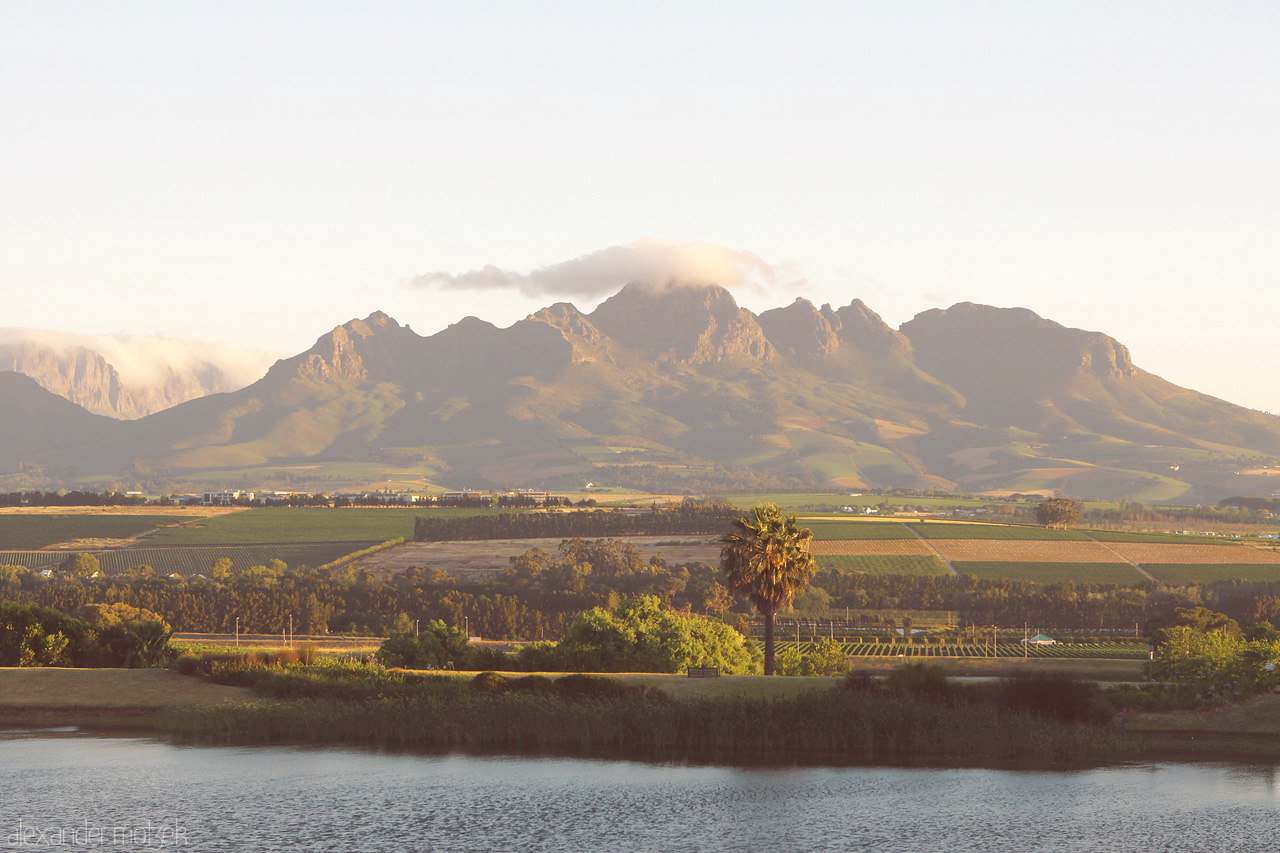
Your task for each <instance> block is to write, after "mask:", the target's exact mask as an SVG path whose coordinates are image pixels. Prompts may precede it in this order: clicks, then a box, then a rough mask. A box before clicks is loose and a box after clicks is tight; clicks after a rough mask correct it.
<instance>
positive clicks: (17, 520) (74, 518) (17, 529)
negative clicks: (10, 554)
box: [0, 512, 412, 551]
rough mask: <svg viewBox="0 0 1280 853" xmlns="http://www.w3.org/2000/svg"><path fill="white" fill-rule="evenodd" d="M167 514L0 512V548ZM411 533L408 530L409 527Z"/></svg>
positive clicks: (130, 531)
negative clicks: (10, 513)
mask: <svg viewBox="0 0 1280 853" xmlns="http://www.w3.org/2000/svg"><path fill="white" fill-rule="evenodd" d="M181 520H182V518H181V517H174V516H167V515H107V514H103V513H93V514H84V515H76V514H75V513H73V512H68V513H67V514H66V515H36V514H34V513H31V514H29V513H21V514H16V515H0V549H3V550H6V551H27V550H31V549H34V548H46V547H48V546H50V545H54V544H56V543H58V542H70V541H71V540H73V539H129V538H132V537H134V536H137V535H138V534H139V533H145V532H146V531H148V530H150V529H151V528H153V527H160V526H161V525H164V524H172V523H173V522H175V521H181ZM410 533H412V531H410Z"/></svg>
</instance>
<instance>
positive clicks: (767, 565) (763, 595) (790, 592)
mask: <svg viewBox="0 0 1280 853" xmlns="http://www.w3.org/2000/svg"><path fill="white" fill-rule="evenodd" d="M812 539H813V532H812V531H810V530H809V528H807V527H797V526H796V517H795V516H794V515H783V514H782V511H781V510H779V509H778V507H777V505H776V504H756V505H755V506H754V507H752V508H751V514H750V515H747V516H743V517H741V518H735V519H734V520H733V530H732V531H730V532H729V533H726V534H725V535H724V536H723V537H721V539H720V543H721V548H720V568H722V569H723V570H724V573H725V575H726V576H727V577H728V579H729V585H730V586H732V587H733V588H734V589H737V590H739V591H741V592H745V593H746V594H747V596H748V597H749V598H750V599H751V603H752V604H754V605H755V606H756V611H757V612H759V613H760V615H761V616H763V617H764V674H765V675H773V617H774V615H775V614H776V613H777V612H778V610H779V608H781V607H784V606H786V605H788V604H790V603H791V600H792V599H793V598H795V596H796V595H797V594H798V593H800V592H802V591H803V590H804V588H805V585H806V584H808V583H809V579H810V578H811V577H813V570H814V563H813V557H812V556H811V555H810V554H809V542H810V541H811V540H812Z"/></svg>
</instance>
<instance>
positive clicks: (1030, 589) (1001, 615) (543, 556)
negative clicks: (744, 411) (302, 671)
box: [0, 539, 1280, 640]
mask: <svg viewBox="0 0 1280 853" xmlns="http://www.w3.org/2000/svg"><path fill="white" fill-rule="evenodd" d="M210 574H211V575H213V576H211V577H193V578H188V579H178V578H157V577H147V576H146V575H147V573H146V571H145V569H144V570H143V571H140V572H133V573H129V574H120V575H112V576H99V577H96V578H95V577H91V575H92V572H89V571H87V568H86V570H84V571H82V572H81V574H79V575H76V574H73V573H72V572H70V571H63V572H55V576H54V578H52V579H49V580H46V579H42V578H40V577H38V576H37V575H36V574H35V573H32V572H30V571H28V570H27V569H24V568H19V567H0V600H11V601H19V602H23V603H30V604H39V605H42V606H46V607H53V608H56V609H58V610H61V611H64V612H74V611H76V609H77V608H80V607H83V606H85V605H89V604H112V603H116V602H119V603H123V604H127V605H129V606H132V607H136V608H142V609H145V610H149V611H153V612H154V613H157V614H160V615H161V616H162V617H163V618H164V619H165V620H167V621H168V622H169V623H170V624H171V625H172V626H173V628H174V629H175V630H178V631H183V632H214V633H230V632H232V631H234V630H235V627H236V619H237V617H239V619H240V628H241V630H242V631H244V632H252V633H279V632H280V631H282V630H286V629H287V628H288V627H289V625H290V620H291V619H292V625H293V628H294V630H295V631H296V632H297V633H300V634H324V633H326V632H334V633H359V634H368V635H379V636H386V635H387V634H388V633H389V632H390V631H391V630H393V629H396V628H397V627H399V628H401V629H403V628H404V626H405V625H408V626H410V627H411V626H412V624H413V621H414V620H420V621H423V622H425V621H426V620H431V619H439V620H442V621H443V622H445V623H446V624H448V625H450V626H457V627H462V626H463V625H464V624H467V625H469V627H470V630H471V633H472V634H473V635H478V636H483V637H487V638H491V639H519V640H538V639H547V640H553V639H559V638H560V637H562V636H564V634H565V633H566V632H567V631H568V630H569V628H570V627H571V626H572V624H573V622H574V620H575V619H576V618H577V616H578V614H579V613H582V612H583V611H586V610H590V609H591V608H594V607H605V608H613V607H616V606H617V604H618V602H619V601H621V600H622V599H623V598H629V597H634V596H641V595H648V596H653V597H654V598H656V599H657V600H658V601H659V602H660V603H661V604H662V605H663V606H665V607H670V608H674V609H687V610H689V611H690V612H693V613H698V614H706V615H709V616H712V617H715V618H718V619H721V620H723V621H726V622H728V623H729V624H733V625H738V624H741V623H742V622H743V621H744V620H746V619H748V618H750V617H751V616H752V615H753V612H754V611H753V607H752V606H751V604H750V602H749V601H748V600H747V599H746V598H745V597H744V596H743V595H741V594H739V593H737V592H735V591H733V590H732V589H730V588H729V585H728V583H727V582H726V580H727V579H726V577H725V575H724V574H723V572H721V571H720V568H719V566H712V565H707V564H705V563H696V562H695V563H687V564H678V565H671V564H668V563H666V562H665V561H664V560H662V559H661V558H660V557H650V558H648V559H645V558H644V555H642V554H641V553H640V552H639V550H638V549H636V548H635V546H634V545H633V544H632V543H630V542H627V541H625V540H620V539H568V540H565V541H564V542H562V543H561V545H560V546H559V547H558V548H556V549H555V550H553V551H549V550H544V549H539V548H534V549H530V550H529V551H527V552H525V553H524V554H521V555H519V556H517V557H515V558H513V559H512V561H511V563H510V565H509V566H508V568H507V569H506V570H505V571H503V572H502V573H500V574H499V575H498V576H497V577H494V578H492V579H489V580H465V581H464V580H459V579H455V578H453V577H452V576H450V575H449V574H448V573H446V572H442V571H439V570H427V569H410V570H407V571H404V572H400V573H397V574H395V575H393V576H391V577H388V578H374V577H370V576H369V575H367V574H363V573H360V572H355V571H352V570H351V569H350V568H349V567H348V566H338V567H334V568H331V569H327V570H323V571H320V570H316V571H297V570H294V569H290V568H289V567H288V566H286V565H285V564H283V563H282V562H280V561H278V560H276V561H271V563H270V564H269V565H266V566H257V567H253V568H250V569H246V570H243V571H236V570H234V569H233V568H232V567H231V565H230V561H229V560H228V561H226V562H225V564H224V565H222V566H221V567H220V568H219V569H215V570H214V571H211V573H210ZM798 604H799V605H800V610H801V611H802V612H809V613H813V614H814V615H815V616H817V617H819V618H831V617H833V616H835V615H836V614H837V613H838V612H839V611H843V610H845V609H846V608H848V609H849V610H854V611H869V610H879V611H900V612H901V611H953V612H955V613H956V614H957V617H958V620H959V623H960V624H961V625H1003V626H1010V625H1019V626H1020V625H1022V623H1023V622H1024V621H1027V622H1030V623H1032V624H1033V625H1035V626H1037V627H1039V628H1043V629H1046V630H1072V631H1092V630H1099V629H1109V630H1132V628H1133V626H1134V625H1135V623H1136V624H1138V625H1140V626H1145V625H1146V624H1147V623H1148V622H1149V621H1150V620H1152V619H1155V618H1158V617H1161V616H1162V615H1165V614H1168V613H1170V612H1173V611H1174V610H1177V609H1179V608H1194V607H1199V606H1203V607H1206V608H1210V609H1212V610H1214V611H1217V612H1221V613H1223V614H1226V615H1227V616H1229V617H1230V618H1231V619H1234V620H1236V621H1237V622H1239V623H1240V624H1242V625H1245V624H1250V623H1255V622H1266V623H1271V624H1276V623H1277V622H1280V583H1266V582H1249V581H1221V582H1217V583H1211V584H1198V585H1186V586H1173V585H1167V584H1160V583H1155V582H1142V583H1139V584H1135V585H1133V586H1118V585H1114V584H1086V583H1074V582H1063V583H1052V584H1039V583H1034V582H1031V581H1013V580H979V579H977V578H974V577H973V576H962V577H958V578H957V577H951V576H942V577H936V576H912V575H871V574H859V573H849V574H845V573H839V572H831V571H820V572H818V573H817V574H816V575H815V576H814V578H813V580H812V582H811V583H810V585H809V589H808V591H807V592H806V593H805V594H804V595H803V596H802V597H801V599H800V600H799V602H798ZM815 607H816V608H817V610H814V609H812V608H815Z"/></svg>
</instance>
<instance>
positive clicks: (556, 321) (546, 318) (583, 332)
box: [525, 302, 612, 363]
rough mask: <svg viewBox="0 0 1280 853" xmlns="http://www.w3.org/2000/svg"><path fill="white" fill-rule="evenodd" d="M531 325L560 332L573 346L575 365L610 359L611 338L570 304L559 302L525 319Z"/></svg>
mask: <svg viewBox="0 0 1280 853" xmlns="http://www.w3.org/2000/svg"><path fill="white" fill-rule="evenodd" d="M525 320H526V321H527V322H530V323H542V324H544V325H546V326H550V327H551V328H553V329H555V330H557V331H558V332H560V334H561V335H563V336H564V339H565V340H566V341H568V342H569V344H570V346H572V348H573V351H572V359H573V361H574V362H575V363H581V362H586V361H595V360H597V359H600V358H605V359H606V360H610V361H611V360H612V359H611V358H608V355H607V350H608V348H609V343H610V342H609V338H608V337H607V336H606V335H605V334H604V333H603V332H601V331H600V330H599V329H598V328H596V326H595V324H593V323H592V322H591V320H589V319H588V318H587V315H585V314H583V313H582V312H581V311H579V310H578V309H577V308H576V307H575V306H574V305H572V304H570V303H568V302H557V303H555V304H554V305H549V306H547V307H546V308H543V309H541V310H539V311H536V312H534V313H533V314H530V315H529V316H528V317H526V318H525Z"/></svg>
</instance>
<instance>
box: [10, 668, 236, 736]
mask: <svg viewBox="0 0 1280 853" xmlns="http://www.w3.org/2000/svg"><path fill="white" fill-rule="evenodd" d="M257 701H259V700H258V698H257V697H256V696H255V694H254V693H253V691H251V690H249V689H247V688H244V687H233V686H229V685H224V684H214V683H213V682H211V681H208V680H203V679H195V678H189V677H186V676H183V675H179V674H178V673H176V672H172V671H170V670H165V669H71V668H64V667H21V668H9V667H4V668H0V723H3V724H17V725H30V726H51V725H82V726H87V727H92V728H120V727H123V728H142V729H147V728H154V727H155V725H156V717H157V715H158V714H160V713H161V712H162V711H172V710H173V709H175V708H190V707H195V706H205V707H212V706H216V705H219V704H221V703H224V702H237V703H241V704H248V703H253V702H257Z"/></svg>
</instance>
